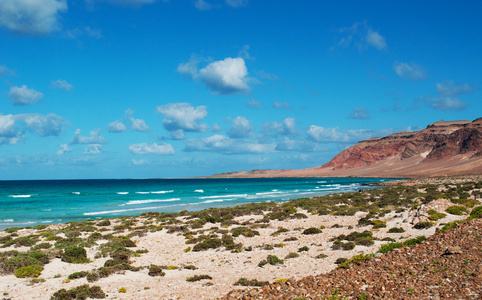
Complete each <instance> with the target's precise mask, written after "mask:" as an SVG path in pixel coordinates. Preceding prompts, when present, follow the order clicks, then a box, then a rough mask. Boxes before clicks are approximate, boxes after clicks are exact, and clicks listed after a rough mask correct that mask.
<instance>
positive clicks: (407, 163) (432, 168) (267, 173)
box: [214, 118, 482, 177]
mask: <svg viewBox="0 0 482 300" xmlns="http://www.w3.org/2000/svg"><path fill="white" fill-rule="evenodd" d="M464 174H482V118H478V119H476V120H475V121H472V122H471V121H450V122H446V121H443V120H442V121H438V122H435V123H432V124H430V125H428V126H427V128H425V129H423V130H420V131H414V132H400V133H395V134H391V135H388V136H385V137H379V138H372V139H369V140H366V141H362V142H359V143H357V144H356V145H354V146H352V147H350V148H348V149H346V150H344V151H342V152H341V153H339V154H338V155H336V156H335V157H334V158H333V159H332V160H331V161H330V162H328V163H326V164H324V165H322V166H320V167H315V168H309V169H301V170H256V171H253V172H236V173H229V174H219V175H215V176H214V177H317V176H320V177H329V176H333V177H335V176H361V177H418V176H440V175H464Z"/></svg>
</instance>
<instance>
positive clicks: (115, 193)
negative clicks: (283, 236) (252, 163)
mask: <svg viewBox="0 0 482 300" xmlns="http://www.w3.org/2000/svg"><path fill="white" fill-rule="evenodd" d="M388 180H389V179H381V178H269V179H268V178H266V179H265V178H256V179H126V180H29V181H0V229H4V228H8V227H14V226H18V227H24V226H35V225H38V224H53V223H66V222H70V221H84V220H88V219H99V218H106V217H118V216H129V215H138V214H141V213H144V212H149V211H157V212H179V211H182V210H189V211H194V210H201V209H205V208H210V207H227V206H236V205H240V204H245V203H252V202H268V201H278V202H281V201H288V200H290V199H296V198H302V197H308V196H315V195H325V194H330V193H338V192H348V191H357V190H359V189H361V188H363V189H367V188H370V187H368V186H363V184H365V183H372V182H381V181H388Z"/></svg>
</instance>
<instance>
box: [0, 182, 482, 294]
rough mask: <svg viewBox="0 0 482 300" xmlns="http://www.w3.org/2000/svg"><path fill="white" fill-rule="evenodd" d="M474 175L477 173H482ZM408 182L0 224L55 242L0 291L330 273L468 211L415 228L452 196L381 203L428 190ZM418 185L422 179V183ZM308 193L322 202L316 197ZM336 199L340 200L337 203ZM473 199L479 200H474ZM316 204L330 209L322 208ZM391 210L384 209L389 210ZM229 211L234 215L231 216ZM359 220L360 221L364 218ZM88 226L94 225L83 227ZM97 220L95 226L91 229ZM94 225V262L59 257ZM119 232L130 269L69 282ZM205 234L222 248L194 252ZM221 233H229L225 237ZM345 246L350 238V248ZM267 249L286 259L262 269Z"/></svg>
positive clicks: (187, 290)
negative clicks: (190, 208)
mask: <svg viewBox="0 0 482 300" xmlns="http://www.w3.org/2000/svg"><path fill="white" fill-rule="evenodd" d="M473 179H476V180H477V179H480V176H476V177H475V178H473ZM426 180H429V181H430V180H431V181H432V182H438V183H437V184H440V182H439V181H440V180H442V179H436V180H435V179H426ZM446 180H448V181H450V180H452V181H451V183H452V184H451V185H449V186H454V187H456V186H457V183H458V182H460V180H462V179H458V178H452V179H450V178H446ZM464 180H466V181H467V180H470V178H468V177H467V178H465V179H464ZM472 181H473V180H472ZM404 182H405V183H407V184H406V185H396V184H395V183H393V184H392V185H391V186H388V187H386V188H380V189H370V190H364V191H360V192H353V193H348V195H347V194H331V195H326V196H322V197H311V198H304V199H295V200H290V201H288V202H282V203H256V204H245V205H243V206H241V207H231V208H218V209H208V210H204V211H197V212H188V213H179V214H162V213H146V214H141V215H139V216H131V217H120V218H112V219H106V220H108V221H109V223H110V224H109V225H106V226H101V225H100V224H101V222H102V221H103V220H97V221H90V222H89V221H87V222H80V223H75V222H73V224H55V225H48V226H45V227H44V228H42V229H40V228H37V229H35V228H32V229H19V230H17V231H15V232H11V233H8V232H7V231H9V230H7V231H5V230H2V231H0V239H2V241H5V240H7V239H8V238H5V237H8V236H11V235H12V234H17V235H18V236H13V237H11V239H12V240H15V239H16V238H21V237H29V236H35V235H38V236H37V238H38V241H37V242H36V245H38V244H42V243H49V244H51V247H49V248H47V249H45V250H42V251H44V252H49V251H50V252H49V253H50V255H51V256H52V257H51V258H50V262H49V263H47V264H45V265H44V266H43V267H44V270H43V271H42V273H41V274H40V277H39V278H42V279H44V280H45V281H44V282H37V283H32V282H31V280H32V278H26V279H22V278H17V277H15V275H13V274H11V273H10V274H9V273H8V272H3V274H2V276H1V277H2V280H1V283H0V292H1V293H7V295H5V294H4V297H11V299H27V298H25V297H24V296H23V295H26V294H28V295H29V297H28V298H29V299H49V298H50V296H52V295H53V294H54V293H55V292H56V291H58V290H60V289H62V288H64V289H67V290H68V289H72V288H75V287H77V286H80V285H83V284H89V285H90V286H93V285H98V286H99V287H100V288H101V289H102V290H103V291H104V292H105V294H107V295H108V296H109V298H111V299H132V298H137V299H152V298H156V299H178V297H181V299H215V298H219V297H222V296H223V295H225V294H227V293H228V292H229V291H231V290H233V289H245V287H242V286H241V287H240V286H234V285H233V284H234V283H235V282H236V281H238V280H239V279H241V278H246V279H248V280H253V279H256V280H258V281H268V282H270V283H273V282H275V281H277V280H278V281H279V280H285V279H301V278H304V277H306V276H313V275H317V274H320V273H327V272H329V271H331V270H333V269H335V268H336V267H337V265H336V264H335V262H336V260H337V259H339V258H350V257H352V256H354V255H357V254H360V253H364V254H369V253H374V252H376V251H377V250H378V249H379V247H380V246H381V245H382V244H385V243H387V242H388V241H389V239H391V240H394V241H405V240H407V239H411V238H415V237H417V236H422V235H424V236H431V235H433V234H434V233H435V231H436V229H437V228H441V227H442V226H443V224H445V223H449V222H452V221H456V220H461V219H464V218H465V217H466V215H465V214H463V215H453V214H448V213H446V216H445V217H444V218H441V219H439V220H436V221H433V222H435V225H434V226H431V227H429V228H422V229H415V228H414V226H415V225H416V224H417V223H419V222H424V221H428V216H429V215H428V212H429V211H430V210H431V209H433V210H435V211H437V212H440V213H444V212H445V210H446V209H447V208H448V207H450V206H453V205H454V203H453V202H451V201H450V200H449V199H444V198H436V199H433V200H431V201H430V202H428V203H426V204H422V205H421V206H419V207H417V208H414V207H413V203H409V202H408V201H407V202H406V203H405V202H404V203H401V202H393V205H392V204H390V203H388V204H387V205H383V204H382V202H383V201H382V200H383V199H385V198H386V197H388V196H387V195H389V194H390V193H392V192H395V191H397V190H400V191H401V190H403V189H408V190H406V191H410V192H411V193H414V194H413V195H417V196H416V198H420V197H425V195H426V192H427V191H426V190H425V191H424V190H423V189H426V188H424V187H421V186H419V187H417V188H415V189H414V188H411V187H413V184H416V183H417V181H413V182H411V183H408V182H406V181H404ZM419 184H422V185H425V184H427V183H426V181H422V182H419ZM401 187H403V189H402V188H401ZM382 189H389V190H386V192H385V193H386V195H384V194H379V190H382ZM439 189H441V187H439ZM443 189H445V190H443ZM443 189H441V190H440V191H439V192H440V193H441V194H443V193H447V192H448V191H447V190H446V189H447V188H446V187H444V188H443ZM387 191H390V192H387ZM400 191H398V192H400ZM473 191H475V193H474V197H475V198H477V199H479V200H480V193H481V189H480V188H474V189H473ZM370 197H372V198H373V197H375V198H373V199H376V197H379V200H375V202H376V203H378V204H377V207H378V208H377V210H376V212H374V213H372V217H371V218H368V215H369V214H370V212H369V211H373V208H371V209H369V208H370V207H373V206H370V205H372V204H366V210H364V209H362V208H361V206H359V205H357V206H356V207H357V209H356V210H355V211H354V210H353V209H355V206H354V205H353V203H358V204H359V201H361V199H362V198H366V199H369V198H370ZM337 199H338V200H337ZM420 199H422V198H420ZM314 201H320V202H319V203H316V204H315V203H314ZM334 201H335V202H336V201H339V202H337V203H338V204H336V203H335V202H334ZM340 201H341V202H340ZM357 201H358V202H357ZM377 201H378V202H377ZM380 201H382V202H380ZM390 201H392V200H390ZM393 201H395V199H393ZM414 201H415V202H416V201H417V200H416V199H415V200H414ZM477 202H478V204H476V206H478V205H480V201H477ZM320 203H332V206H327V207H325V206H323V205H324V204H321V205H320ZM345 204H346V205H345ZM316 205H317V206H316ZM345 206H346V207H345ZM314 207H317V210H313V209H314ZM350 207H353V209H350ZM321 208H323V209H329V210H331V211H329V212H327V211H324V210H323V209H321ZM243 209H244V210H243ZM388 209H390V212H388V211H387V210H388ZM353 212H354V213H353ZM223 213H224V214H226V215H223ZM352 213H353V214H352ZM229 214H231V218H229V217H227V215H229ZM362 220H364V222H361V221H362ZM73 225H75V226H73ZM89 226H91V227H92V228H90V229H88V228H89ZM42 227H43V226H42ZM377 227H378V228H377ZM94 228H95V230H94V231H92V229H94ZM239 228H241V229H239ZM310 228H317V229H319V230H320V231H321V232H318V233H315V234H306V233H305V231H306V230H307V229H310ZM391 228H403V230H404V232H403V233H389V232H388V231H389V230H390V229H391ZM87 229H88V230H87ZM238 229H239V230H238ZM312 231H314V230H312ZM365 231H368V232H370V233H371V237H368V236H367V237H368V238H367V239H365V240H364V241H360V243H359V244H358V241H357V242H356V243H355V244H353V245H351V244H350V247H351V246H353V248H352V249H349V250H343V248H341V249H334V241H333V239H334V238H336V237H338V238H340V239H341V240H339V242H340V243H341V244H343V245H345V244H349V243H350V242H349V241H348V240H343V235H344V236H345V237H346V236H349V235H350V234H351V233H353V232H358V233H362V232H365ZM77 232H78V233H77ZM96 232H98V234H97V237H98V239H95V240H93V241H95V243H96V244H97V245H94V244H91V245H90V247H87V246H86V247H85V250H86V254H87V258H88V259H89V260H90V262H87V263H82V264H73V263H68V262H65V261H63V259H64V257H63V256H62V253H61V252H62V249H61V248H59V247H55V245H56V243H57V242H59V241H66V240H67V239H68V238H69V236H72V237H78V238H82V239H83V240H84V241H88V240H89V237H91V236H92V235H93V234H94V233H96ZM99 234H100V237H99ZM116 236H126V238H127V239H129V240H130V241H132V242H133V244H134V245H135V247H127V248H125V251H126V253H127V254H126V255H127V258H126V259H125V262H126V263H127V264H128V265H129V268H131V269H123V270H122V269H118V270H114V271H113V273H112V274H109V275H108V276H106V277H101V278H99V279H98V280H96V281H93V282H89V281H88V280H87V279H86V278H85V277H82V278H79V279H71V280H68V277H69V275H71V274H73V273H75V272H90V273H96V272H99V270H101V269H102V268H105V266H106V264H107V265H108V264H109V263H108V261H112V260H114V259H113V257H116V255H115V253H113V252H112V253H109V252H108V251H104V249H106V248H102V247H103V246H105V245H107V244H108V243H110V242H112V240H113V238H114V239H115V237H116ZM383 239H385V240H383ZM91 240H92V238H91ZM206 240H208V241H218V240H219V241H221V243H222V244H221V245H219V246H218V247H213V248H209V247H208V248H206V249H202V250H201V251H194V250H195V248H196V246H197V245H199V244H203V242H204V244H205V245H208V243H206V242H205V241H206ZM225 240H227V242H226V243H225ZM187 242H189V243H187ZM240 244H241V245H240ZM4 245H5V244H4ZM131 246H132V245H131ZM30 247H31V246H30ZM30 247H26V246H18V247H15V246H14V245H11V246H8V247H4V248H0V251H1V253H5V251H9V250H16V251H20V252H26V251H28V250H29V249H30ZM341 247H344V246H341ZM350 247H348V246H347V249H348V248H350ZM188 248H190V249H189V251H187V249H188ZM198 248H199V247H198ZM228 248H229V249H228ZM128 250H130V251H131V252H129V251H128ZM145 250H147V251H145ZM63 251H65V249H63ZM103 251H104V252H106V255H105V256H103V255H100V257H99V253H102V252H103ZM123 251H124V250H123ZM136 251H137V252H136ZM135 253H137V254H135ZM293 253H294V254H293ZM268 255H274V256H276V257H278V258H279V259H281V260H284V262H283V264H280V263H278V264H273V265H271V264H267V265H264V266H262V267H259V266H258V265H259V263H260V262H261V261H263V260H266V259H267V257H268ZM325 255H326V256H325ZM59 257H60V258H59ZM151 264H154V265H157V266H165V267H163V271H162V272H163V273H164V274H165V275H164V276H150V275H149V274H148V273H149V266H150V265H151ZM192 266H194V267H192ZM124 267H126V266H125V265H124ZM137 268H139V269H137ZM194 268H195V269H194ZM111 271H112V270H111ZM59 275H60V276H59ZM194 275H208V276H210V277H211V278H212V279H203V280H200V281H196V282H188V281H187V280H186V279H187V278H188V277H193V276H194ZM122 288H125V292H122V291H123V290H121V289H122Z"/></svg>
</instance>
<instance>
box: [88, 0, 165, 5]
mask: <svg viewBox="0 0 482 300" xmlns="http://www.w3.org/2000/svg"><path fill="white" fill-rule="evenodd" d="M89 1H91V0H89ZM107 1H108V2H110V3H114V4H128V5H141V4H150V3H154V2H156V1H157V0H107Z"/></svg>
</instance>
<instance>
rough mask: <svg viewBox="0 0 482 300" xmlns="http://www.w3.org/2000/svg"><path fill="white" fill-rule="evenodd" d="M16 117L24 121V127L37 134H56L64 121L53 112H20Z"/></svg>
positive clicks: (60, 129) (59, 131)
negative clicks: (46, 113)
mask: <svg viewBox="0 0 482 300" xmlns="http://www.w3.org/2000/svg"><path fill="white" fill-rule="evenodd" d="M17 119H19V120H20V121H22V122H24V123H25V127H26V128H27V129H28V130H29V131H31V132H34V133H36V134H37V135H39V136H58V135H59V134H60V133H61V131H62V126H63V125H65V123H66V121H65V119H64V118H63V117H59V116H57V115H55V114H48V115H46V116H44V115H41V114H21V115H18V117H17Z"/></svg>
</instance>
